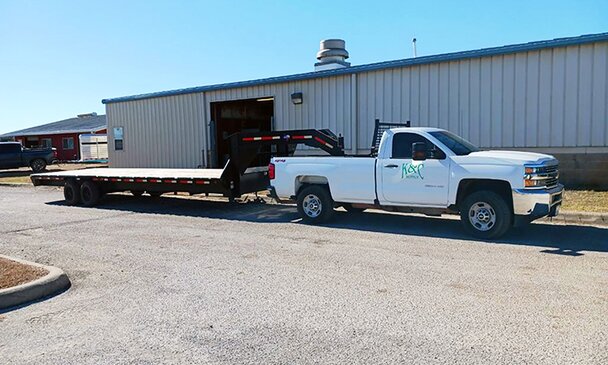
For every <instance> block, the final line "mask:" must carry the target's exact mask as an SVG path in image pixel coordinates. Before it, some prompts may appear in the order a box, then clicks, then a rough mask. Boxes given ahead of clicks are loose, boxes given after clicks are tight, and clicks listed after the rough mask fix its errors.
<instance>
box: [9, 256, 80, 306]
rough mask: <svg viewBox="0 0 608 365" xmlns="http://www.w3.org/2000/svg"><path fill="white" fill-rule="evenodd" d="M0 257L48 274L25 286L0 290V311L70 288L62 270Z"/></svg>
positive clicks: (68, 280)
mask: <svg viewBox="0 0 608 365" xmlns="http://www.w3.org/2000/svg"><path fill="white" fill-rule="evenodd" d="M0 257H2V258H4V259H7V260H12V261H16V262H19V263H21V264H24V265H30V266H36V267H40V268H43V269H45V270H47V271H48V272H49V273H48V274H47V275H45V276H43V277H41V278H39V279H36V280H34V281H30V282H28V283H25V284H21V285H17V286H13V287H10V288H6V289H0V309H6V308H9V307H14V306H17V305H20V304H24V303H28V302H32V301H35V300H38V299H42V298H45V297H48V296H51V295H53V294H56V293H58V292H60V291H62V290H65V289H67V288H69V287H70V285H71V283H70V279H69V278H68V276H67V275H66V274H65V273H64V272H63V270H61V269H59V268H56V267H54V266H46V265H41V264H37V263H35V262H31V261H25V260H20V259H17V258H14V257H10V256H4V255H0Z"/></svg>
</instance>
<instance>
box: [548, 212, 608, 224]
mask: <svg viewBox="0 0 608 365" xmlns="http://www.w3.org/2000/svg"><path fill="white" fill-rule="evenodd" d="M539 221H541V222H547V223H561V224H582V225H594V226H608V213H588V212H573V211H563V210H562V211H560V212H559V214H558V215H557V217H545V218H542V219H539Z"/></svg>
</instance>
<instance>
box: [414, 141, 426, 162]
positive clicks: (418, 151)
mask: <svg viewBox="0 0 608 365" xmlns="http://www.w3.org/2000/svg"><path fill="white" fill-rule="evenodd" d="M412 160H414V161H424V160H426V143H424V142H416V143H412Z"/></svg>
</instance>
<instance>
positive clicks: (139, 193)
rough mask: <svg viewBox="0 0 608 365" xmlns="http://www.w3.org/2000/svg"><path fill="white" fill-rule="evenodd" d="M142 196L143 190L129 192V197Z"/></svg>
mask: <svg viewBox="0 0 608 365" xmlns="http://www.w3.org/2000/svg"><path fill="white" fill-rule="evenodd" d="M143 194H144V192H143V190H131V195H133V196H136V197H140V196H142V195H143Z"/></svg>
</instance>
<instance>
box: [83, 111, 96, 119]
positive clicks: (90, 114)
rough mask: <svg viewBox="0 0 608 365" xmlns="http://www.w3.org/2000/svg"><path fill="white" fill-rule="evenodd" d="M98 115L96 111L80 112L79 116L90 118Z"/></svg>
mask: <svg viewBox="0 0 608 365" xmlns="http://www.w3.org/2000/svg"><path fill="white" fill-rule="evenodd" d="M96 116H97V113H95V112H93V113H84V114H78V118H90V117H96Z"/></svg>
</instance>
